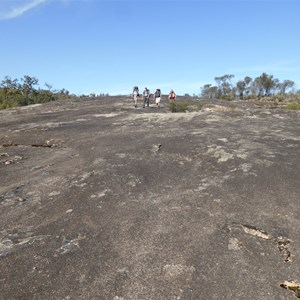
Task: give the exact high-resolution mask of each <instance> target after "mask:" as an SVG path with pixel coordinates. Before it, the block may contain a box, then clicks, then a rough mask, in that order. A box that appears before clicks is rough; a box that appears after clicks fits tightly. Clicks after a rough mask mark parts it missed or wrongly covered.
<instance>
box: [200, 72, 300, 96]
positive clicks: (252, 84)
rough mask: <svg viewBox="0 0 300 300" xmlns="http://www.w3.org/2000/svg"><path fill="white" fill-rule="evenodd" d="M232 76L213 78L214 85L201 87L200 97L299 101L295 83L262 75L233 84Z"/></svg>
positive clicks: (265, 74) (298, 92) (299, 93)
mask: <svg viewBox="0 0 300 300" xmlns="http://www.w3.org/2000/svg"><path fill="white" fill-rule="evenodd" d="M234 77H235V76H234V75H233V74H225V75H223V76H220V77H215V78H214V80H215V81H216V85H213V84H205V85H204V86H202V87H201V96H202V97H203V98H209V99H224V100H236V99H241V100H251V99H256V100H257V99H262V98H266V97H267V98H269V99H270V100H271V101H276V102H283V101H297V102H299V100H300V90H298V91H296V90H295V82H294V81H292V80H284V81H282V82H280V80H279V79H277V78H275V77H274V76H273V75H270V74H267V73H262V74H261V75H260V76H258V77H256V78H254V79H253V78H251V77H249V76H246V77H245V78H244V79H242V80H238V81H237V82H236V83H234V82H233V78H234Z"/></svg>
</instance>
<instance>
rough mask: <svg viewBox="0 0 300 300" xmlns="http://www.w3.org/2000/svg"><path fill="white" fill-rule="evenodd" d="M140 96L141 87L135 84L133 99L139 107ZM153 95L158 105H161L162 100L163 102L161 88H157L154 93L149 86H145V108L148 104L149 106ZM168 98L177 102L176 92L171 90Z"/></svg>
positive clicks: (143, 94)
mask: <svg viewBox="0 0 300 300" xmlns="http://www.w3.org/2000/svg"><path fill="white" fill-rule="evenodd" d="M139 96H140V93H139V88H138V87H137V86H134V87H133V90H132V98H133V101H134V107H137V105H138V98H139ZM151 96H153V99H154V102H155V104H156V106H157V107H160V102H161V98H162V93H161V90H160V89H156V90H155V92H154V93H153V94H151V93H150V90H149V89H148V88H147V87H145V89H144V91H143V93H142V97H143V108H145V107H146V106H147V107H149V103H150V98H151ZM168 99H169V102H170V103H172V102H175V100H176V94H175V92H174V91H173V90H171V91H170V93H169V95H168Z"/></svg>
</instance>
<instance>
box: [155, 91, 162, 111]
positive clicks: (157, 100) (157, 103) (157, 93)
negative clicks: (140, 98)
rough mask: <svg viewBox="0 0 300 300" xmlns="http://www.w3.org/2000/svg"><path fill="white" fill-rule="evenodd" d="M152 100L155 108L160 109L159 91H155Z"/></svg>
mask: <svg viewBox="0 0 300 300" xmlns="http://www.w3.org/2000/svg"><path fill="white" fill-rule="evenodd" d="M154 100H155V103H156V106H157V107H160V101H161V90H160V89H156V91H155V93H154Z"/></svg>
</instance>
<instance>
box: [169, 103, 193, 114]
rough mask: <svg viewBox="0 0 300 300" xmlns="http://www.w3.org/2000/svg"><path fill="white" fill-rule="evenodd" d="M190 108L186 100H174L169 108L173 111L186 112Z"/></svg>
mask: <svg viewBox="0 0 300 300" xmlns="http://www.w3.org/2000/svg"><path fill="white" fill-rule="evenodd" d="M188 108H189V105H188V103H185V102H172V103H170V105H169V110H170V111H171V112H173V113H174V112H186V111H187V110H188Z"/></svg>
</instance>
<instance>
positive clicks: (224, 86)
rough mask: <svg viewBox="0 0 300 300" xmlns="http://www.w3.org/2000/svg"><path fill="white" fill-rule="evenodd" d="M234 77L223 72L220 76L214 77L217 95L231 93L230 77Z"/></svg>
mask: <svg viewBox="0 0 300 300" xmlns="http://www.w3.org/2000/svg"><path fill="white" fill-rule="evenodd" d="M232 78H234V75H233V74H225V75H223V76H220V77H215V81H216V82H217V85H218V94H219V95H218V96H219V97H221V96H222V95H230V94H231V93H232V83H231V79H232Z"/></svg>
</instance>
